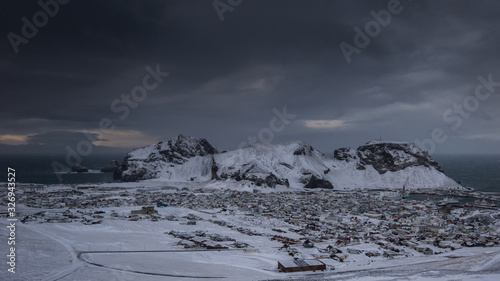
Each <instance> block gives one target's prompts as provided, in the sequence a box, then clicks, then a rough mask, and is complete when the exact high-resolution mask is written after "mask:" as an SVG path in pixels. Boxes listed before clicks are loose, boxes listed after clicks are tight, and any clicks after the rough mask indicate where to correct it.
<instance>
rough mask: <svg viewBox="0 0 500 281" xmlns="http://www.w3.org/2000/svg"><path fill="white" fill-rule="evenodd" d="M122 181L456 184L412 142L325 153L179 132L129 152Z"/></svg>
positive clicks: (362, 185)
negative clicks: (220, 141) (229, 147)
mask: <svg viewBox="0 0 500 281" xmlns="http://www.w3.org/2000/svg"><path fill="white" fill-rule="evenodd" d="M120 172H121V179H122V181H136V180H143V179H153V178H161V179H164V180H175V181H209V180H215V181H226V180H229V181H245V182H248V183H253V184H254V185H256V186H267V187H276V186H287V187H297V188H301V187H306V188H336V189H337V188H340V189H349V188H355V187H359V188H401V186H402V185H403V183H404V182H406V180H407V179H409V184H408V185H409V187H412V184H413V188H419V187H423V188H425V187H444V186H454V187H456V186H458V184H457V183H456V182H454V181H453V180H452V179H450V178H448V177H446V175H444V173H443V170H442V169H441V167H439V165H438V164H437V163H436V162H435V161H434V160H432V159H431V158H430V157H429V155H428V154H427V153H426V152H424V151H422V150H420V149H418V148H417V147H416V146H415V145H413V144H411V143H397V142H369V143H367V144H365V145H362V146H360V147H359V148H358V149H356V150H353V149H349V148H340V149H337V150H335V152H334V158H333V159H331V158H327V157H325V156H324V155H323V154H322V153H320V152H319V151H317V150H315V149H314V148H313V147H311V146H310V145H309V144H306V143H304V142H290V143H286V144H277V145H271V144H265V143H254V144H252V145H249V146H247V147H245V148H241V149H237V150H233V151H227V152H219V151H218V150H217V149H216V148H214V147H213V146H212V145H210V143H208V142H207V141H206V140H205V139H195V138H191V137H184V136H182V135H180V136H178V137H177V138H174V139H171V140H169V141H167V142H160V143H158V144H155V145H151V146H148V147H143V148H139V149H136V150H134V151H132V152H130V153H129V154H128V155H127V157H126V158H125V161H124V163H123V165H122V167H121V170H120Z"/></svg>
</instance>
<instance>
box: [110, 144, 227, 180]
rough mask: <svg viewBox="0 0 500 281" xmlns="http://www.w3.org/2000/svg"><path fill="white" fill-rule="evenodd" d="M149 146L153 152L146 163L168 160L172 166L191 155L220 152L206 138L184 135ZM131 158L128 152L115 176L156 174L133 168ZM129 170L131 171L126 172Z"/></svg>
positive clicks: (142, 177) (135, 177) (132, 177)
mask: <svg viewBox="0 0 500 281" xmlns="http://www.w3.org/2000/svg"><path fill="white" fill-rule="evenodd" d="M147 148H151V153H150V155H149V156H148V157H147V158H146V159H145V160H143V162H144V163H155V162H166V163H171V165H170V166H173V165H174V164H183V163H185V162H186V161H187V160H188V159H189V158H191V157H195V156H206V155H210V154H216V153H218V150H217V149H216V148H215V147H213V146H212V145H211V144H210V143H209V142H208V141H207V140H206V139H195V138H193V137H185V136H183V135H179V136H177V137H176V138H173V139H171V140H168V141H167V142H166V143H164V142H159V143H157V144H155V145H153V146H150V147H147ZM130 160H131V155H130V154H128V155H127V156H126V157H125V159H124V160H123V164H122V166H121V169H116V170H115V174H114V175H113V178H115V179H121V180H122V181H137V180H145V179H150V178H152V177H154V176H155V175H153V174H150V173H147V171H146V170H145V169H144V168H140V169H139V170H137V169H135V168H134V169H131V167H130V164H129V161H130ZM213 163H214V162H213ZM128 170H130V171H131V172H126V171H128Z"/></svg>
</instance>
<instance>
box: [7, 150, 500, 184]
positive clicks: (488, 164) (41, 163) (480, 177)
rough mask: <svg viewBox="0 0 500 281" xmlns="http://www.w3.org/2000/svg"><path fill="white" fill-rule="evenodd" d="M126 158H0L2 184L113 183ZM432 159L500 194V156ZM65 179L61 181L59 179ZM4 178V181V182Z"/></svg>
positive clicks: (448, 171)
mask: <svg viewBox="0 0 500 281" xmlns="http://www.w3.org/2000/svg"><path fill="white" fill-rule="evenodd" d="M124 157H125V155H123V154H116V155H113V154H106V155H95V154H94V155H89V156H87V157H84V158H83V161H82V163H81V164H82V165H83V166H86V167H87V168H88V169H89V172H88V173H80V174H79V173H72V172H70V170H69V168H67V169H66V170H64V171H59V172H57V173H56V172H55V171H54V169H53V167H52V163H53V162H59V163H61V164H65V163H66V160H65V156H64V155H62V156H50V155H22V156H19V155H17V156H0V159H1V162H0V168H1V170H3V171H5V172H4V175H3V176H2V175H0V182H7V168H8V167H10V168H13V169H15V170H16V181H17V182H20V183H38V184H61V183H62V184H68V185H75V184H93V183H105V182H113V174H112V173H103V172H101V171H100V169H101V168H102V167H104V166H106V165H107V164H109V163H110V162H111V161H112V160H117V161H118V162H120V163H121V162H122V161H123V159H124ZM432 158H433V159H434V160H436V161H437V162H438V164H439V165H440V166H441V167H442V168H443V169H444V171H445V174H446V175H448V176H449V177H451V178H452V179H454V180H456V181H459V182H460V183H461V184H462V185H464V186H467V187H472V188H474V189H475V190H478V191H483V192H500V154H499V155H433V156H432ZM57 175H59V176H60V177H61V178H62V182H60V181H59V178H58V176H57ZM2 177H3V179H2Z"/></svg>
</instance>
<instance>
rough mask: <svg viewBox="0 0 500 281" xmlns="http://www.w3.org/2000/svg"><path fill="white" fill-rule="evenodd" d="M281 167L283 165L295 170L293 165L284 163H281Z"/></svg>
mask: <svg viewBox="0 0 500 281" xmlns="http://www.w3.org/2000/svg"><path fill="white" fill-rule="evenodd" d="M280 165H283V166H285V167H287V168H288V169H293V166H292V165H290V164H287V163H284V162H281V163H280Z"/></svg>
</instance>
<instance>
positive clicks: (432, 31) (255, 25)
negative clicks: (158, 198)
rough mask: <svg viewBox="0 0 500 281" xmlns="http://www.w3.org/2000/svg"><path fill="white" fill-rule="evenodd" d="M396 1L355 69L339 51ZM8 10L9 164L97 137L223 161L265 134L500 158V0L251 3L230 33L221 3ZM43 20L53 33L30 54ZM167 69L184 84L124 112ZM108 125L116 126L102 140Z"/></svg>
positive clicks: (1, 63) (0, 136)
mask: <svg viewBox="0 0 500 281" xmlns="http://www.w3.org/2000/svg"><path fill="white" fill-rule="evenodd" d="M42 2H51V1H48V0H42ZM61 2H63V1H62V0H61ZM229 2H231V3H233V4H238V2H239V1H236V0H234V1H228V0H220V1H219V2H218V3H219V4H220V3H222V5H230V3H229ZM388 5H389V6H390V5H395V6H394V7H397V9H398V10H399V13H397V14H392V15H391V19H390V22H388V24H384V25H386V26H380V31H379V32H378V34H376V36H374V37H369V39H370V42H369V43H368V44H365V45H366V46H362V48H358V49H357V52H356V53H353V54H352V55H351V56H350V59H351V62H350V63H348V62H347V60H346V57H345V56H344V55H343V53H342V51H341V48H340V46H339V45H340V44H341V43H342V42H345V43H346V44H349V45H351V46H353V47H356V45H355V42H354V39H355V35H356V31H355V29H354V28H355V27H359V28H360V29H361V30H365V27H366V25H367V24H369V23H370V22H371V21H373V20H374V17H373V15H372V14H371V11H374V12H379V11H381V10H387V9H388ZM1 6H2V7H1V9H0V10H1V17H0V23H1V25H0V29H1V31H2V34H3V39H2V44H1V45H0V46H1V58H0V72H1V76H0V79H1V83H0V91H1V95H2V102H1V103H0V108H1V110H0V117H1V120H2V122H1V123H0V152H5V151H10V152H20V151H32V150H46V151H61V152H62V153H64V147H65V146H66V145H77V144H78V142H79V141H81V140H86V139H87V138H85V137H84V136H83V134H82V132H89V133H91V134H93V136H95V137H97V138H101V141H97V142H95V143H94V144H96V145H99V146H101V149H102V146H105V147H115V148H116V147H117V148H120V149H121V148H123V149H125V150H128V149H129V148H131V147H137V146H143V145H147V144H151V143H155V142H157V141H159V140H162V139H166V138H171V137H174V136H176V135H177V134H180V133H182V134H185V135H191V136H195V137H203V138H206V139H207V140H208V141H209V142H211V143H212V144H213V145H215V146H217V147H219V148H224V149H235V148H237V147H238V146H239V145H240V144H242V142H248V138H249V137H251V138H252V137H255V138H256V139H259V136H260V137H261V139H263V140H271V141H272V142H273V143H280V142H284V141H291V140H303V141H306V142H308V143H310V144H311V145H312V146H314V147H315V148H317V149H319V150H321V151H323V152H326V153H328V152H330V153H331V152H332V151H333V149H335V148H338V147H342V146H351V147H357V146H358V145H361V144H363V143H365V142H366V141H368V140H371V139H378V138H380V137H381V138H382V139H383V140H398V141H411V142H413V141H415V140H420V141H422V140H425V139H428V141H427V142H426V145H427V148H431V145H435V147H436V153H458V152H460V153H486V152H495V153H500V122H499V121H500V86H499V85H500V84H499V83H497V84H495V83H496V82H490V83H489V85H487V86H488V87H489V89H488V87H486V86H482V85H483V84H485V83H483V84H481V82H480V81H479V80H478V77H479V76H482V77H484V79H485V80H486V81H487V80H492V81H500V53H499V50H500V17H499V16H498V15H499V13H500V3H498V2H497V1H416V0H414V1H408V0H401V2H400V3H399V5H397V3H395V2H394V1H387V0H382V1H290V0H286V1H285V0H282V1H272V0H261V1H259V0H243V1H241V3H240V4H239V5H235V6H234V7H231V11H229V10H228V11H225V12H224V13H223V14H222V17H223V20H222V21H221V18H220V16H219V15H218V13H217V11H216V9H215V7H214V5H213V1H212V0H208V1H201V0H199V1H184V0H182V1H181V0H179V1H118V0H117V1H77V0H73V1H70V2H69V3H67V4H64V5H63V4H58V6H59V7H58V11H56V12H54V13H53V14H54V15H53V16H48V17H47V19H48V20H47V23H46V25H43V20H44V18H43V15H42V14H43V12H39V11H43V10H42V8H41V6H40V5H39V4H38V3H37V1H2V3H1ZM220 7H222V6H220ZM51 8H52V9H54V6H51ZM219 13H221V12H219ZM382 14H384V13H382ZM34 15H38V17H35V20H37V21H38V23H39V24H40V21H42V24H40V25H42V26H41V27H39V28H38V32H37V33H36V34H35V35H32V34H31V35H30V34H28V35H29V36H30V37H32V38H26V39H22V40H24V41H23V42H20V41H19V40H21V39H19V38H21V36H23V25H25V23H24V22H23V20H22V18H23V17H26V19H27V20H28V21H29V22H33V16H34ZM386 20H387V19H386ZM369 26H371V27H372V28H376V26H379V25H378V24H375V25H374V24H373V23H372V24H371V25H370V24H369ZM25 29H27V28H25ZM28 29H29V28H28ZM25 31H26V30H25ZM27 31H30V30H27ZM31 31H32V30H31ZM376 31H378V30H376V29H372V34H373V32H376ZM365 32H366V31H365ZM13 38H15V40H14V41H13ZM16 40H17V41H16ZM12 42H15V43H14V44H13V43H12ZM365 43H366V42H365ZM16 48H17V49H18V52H17V54H16V52H15V49H16ZM157 65H159V68H160V69H161V71H162V72H168V73H169V76H168V77H166V78H164V80H163V81H162V82H161V83H160V84H159V85H158V87H156V88H155V89H154V90H150V91H148V92H147V96H146V97H145V99H144V100H141V101H140V102H138V103H137V106H136V107H135V108H129V114H125V112H124V109H123V111H118V110H117V107H118V106H124V104H123V103H121V102H120V103H116V104H115V109H114V110H113V109H112V104H113V101H114V100H116V99H118V100H119V99H120V98H121V95H122V94H123V95H130V93H131V91H132V89H134V87H137V86H142V85H143V79H145V77H146V76H147V75H148V71H147V70H146V67H147V66H149V67H151V68H152V69H155V67H157ZM489 76H490V77H489ZM149 82H151V83H153V82H154V80H149ZM486 84H488V83H486ZM478 85H481V86H479V87H478ZM477 88H479V91H478V93H479V96H478V97H476V96H475V91H476V89H477ZM479 97H480V98H479ZM464 104H465V107H464ZM285 107H286V111H287V114H290V116H288V117H289V118H288V119H286V120H285V121H286V123H287V124H284V123H283V122H282V120H280V119H277V118H276V112H281V113H282V114H283V110H284V108H285ZM273 109H274V111H273ZM125 115H126V116H125ZM291 115H293V116H294V117H293V118H292V117H291ZM443 116H444V117H443ZM120 117H122V118H120ZM123 117H124V118H123ZM103 119H104V120H108V121H111V122H112V125H113V126H114V130H109V131H108V132H107V133H106V134H104V135H103V136H100V135H99V134H100V132H99V123H100V122H101V120H103ZM122 119H123V120H122ZM436 130H437V131H436ZM433 131H434V133H433ZM270 133H272V135H273V137H272V139H271V137H270ZM433 134H434V137H435V140H434V141H430V139H431V138H432V137H433ZM436 140H438V141H436ZM431 142H432V144H430V143H431ZM438 142H439V143H438Z"/></svg>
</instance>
